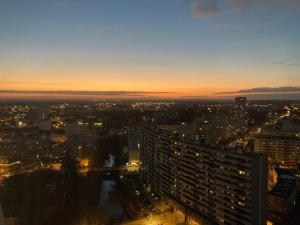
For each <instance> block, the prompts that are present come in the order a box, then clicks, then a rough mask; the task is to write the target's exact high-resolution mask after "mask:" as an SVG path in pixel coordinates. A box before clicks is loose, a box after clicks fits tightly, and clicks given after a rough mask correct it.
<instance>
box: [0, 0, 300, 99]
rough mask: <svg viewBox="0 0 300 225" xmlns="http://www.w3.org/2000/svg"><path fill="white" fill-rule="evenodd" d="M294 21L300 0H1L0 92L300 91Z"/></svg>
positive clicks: (299, 36)
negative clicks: (282, 88)
mask: <svg viewBox="0 0 300 225" xmlns="http://www.w3.org/2000/svg"><path fill="white" fill-rule="evenodd" d="M299 23H300V1H299V0H26V1H22V0H1V1H0V97H2V98H9V97H25V98H26V97H32V96H39V97H42V96H48V97H49V96H51V95H53V96H54V94H55V96H56V97H57V96H60V95H61V96H63V95H64V96H65V95H66V96H72V97H74V96H76V97H79V96H81V97H91V95H90V94H91V93H89V92H87V93H85V94H82V93H83V92H84V91H96V92H97V93H92V96H94V97H96V98H103V97H108V96H111V97H113V98H115V97H122V98H134V97H136V96H147V97H150V96H151V97H170V98H206V97H220V96H224V95H225V96H227V95H232V93H235V94H245V93H243V92H241V93H240V90H253V88H261V87H263V88H273V89H272V90H273V91H274V93H275V94H276V95H277V97H278V95H279V96H282V95H285V96H288V95H289V96H294V97H295V96H296V98H299V99H300V91H299V89H296V91H295V89H293V88H295V87H296V88H297V87H300V74H299V71H300V26H299ZM281 87H287V90H286V89H285V91H283V92H282V90H280V89H279V90H276V89H275V90H274V88H281ZM7 90H9V91H7ZM11 90H14V92H13V93H12V92H11ZM268 90H269V89H268ZM43 91H44V92H43ZM49 91H52V92H53V91H75V93H69V92H68V93H62V92H57V93H49ZM260 91H261V90H260ZM257 93H258V92H257V91H256V90H255V89H254V93H250V92H249V93H248V94H257ZM274 93H272V92H270V91H267V92H259V94H260V95H261V94H265V95H268V96H269V95H270V94H274ZM257 96H258V95H257ZM294 97H293V98H294Z"/></svg>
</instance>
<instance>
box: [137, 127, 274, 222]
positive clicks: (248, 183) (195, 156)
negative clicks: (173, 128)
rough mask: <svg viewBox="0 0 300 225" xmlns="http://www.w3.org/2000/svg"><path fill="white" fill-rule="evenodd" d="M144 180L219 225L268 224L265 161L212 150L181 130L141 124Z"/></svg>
mask: <svg viewBox="0 0 300 225" xmlns="http://www.w3.org/2000/svg"><path fill="white" fill-rule="evenodd" d="M141 150H142V167H143V176H144V179H145V181H146V182H147V183H148V184H149V185H150V186H151V188H152V189H153V190H154V191H156V192H157V193H158V194H160V195H162V196H168V197H171V198H173V199H175V200H176V201H178V202H180V203H181V204H182V205H184V206H186V207H188V208H190V209H191V210H193V211H195V212H197V213H198V214H199V215H202V216H204V217H206V218H208V219H209V220H210V221H212V222H213V223H217V224H249V225H250V224H251V225H264V224H266V202H267V173H268V172H267V171H268V166H267V159H266V158H265V157H264V156H263V155H260V154H255V153H238V152H234V151H229V150H221V149H219V150H218V149H212V148H209V147H206V146H203V145H201V144H199V143H197V142H195V141H194V140H192V139H186V138H185V137H183V136H182V135H180V134H174V133H171V132H168V131H166V130H162V129H158V128H145V129H144V131H143V138H142V148H141Z"/></svg>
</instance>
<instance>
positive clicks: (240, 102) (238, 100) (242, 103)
mask: <svg viewBox="0 0 300 225" xmlns="http://www.w3.org/2000/svg"><path fill="white" fill-rule="evenodd" d="M234 103H235V105H236V106H237V107H239V108H242V109H245V108H246V107H247V98H246V97H241V96H239V97H235V99H234Z"/></svg>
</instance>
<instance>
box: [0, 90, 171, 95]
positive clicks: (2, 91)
mask: <svg viewBox="0 0 300 225" xmlns="http://www.w3.org/2000/svg"><path fill="white" fill-rule="evenodd" d="M166 93H168V92H146V91H30V90H0V94H33V95H35V94H38V95H39V94H41V95H81V96H144V95H149V94H150V95H151V94H166Z"/></svg>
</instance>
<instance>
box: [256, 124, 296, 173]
mask: <svg viewBox="0 0 300 225" xmlns="http://www.w3.org/2000/svg"><path fill="white" fill-rule="evenodd" d="M254 149H255V151H256V152H259V153H263V154H266V155H267V156H268V159H269V163H270V165H271V166H279V167H281V168H286V169H296V168H298V167H299V165H300V127H299V126H296V125H295V126H292V125H291V124H290V122H289V121H285V120H281V121H280V122H278V123H277V124H275V125H274V126H271V127H266V128H263V129H262V131H261V133H260V135H259V136H258V137H257V138H256V139H255V147H254Z"/></svg>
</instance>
